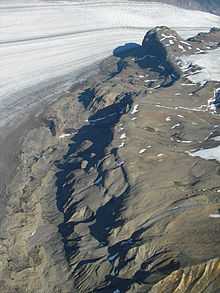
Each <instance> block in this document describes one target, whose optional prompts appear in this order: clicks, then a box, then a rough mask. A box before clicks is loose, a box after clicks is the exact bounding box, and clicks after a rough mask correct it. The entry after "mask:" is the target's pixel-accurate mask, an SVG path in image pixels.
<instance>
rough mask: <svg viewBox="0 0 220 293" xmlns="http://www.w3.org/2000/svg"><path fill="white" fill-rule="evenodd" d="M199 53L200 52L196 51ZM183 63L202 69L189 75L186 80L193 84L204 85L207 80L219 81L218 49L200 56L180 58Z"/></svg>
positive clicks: (219, 50) (219, 59) (219, 60)
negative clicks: (189, 63)
mask: <svg viewBox="0 0 220 293" xmlns="http://www.w3.org/2000/svg"><path fill="white" fill-rule="evenodd" d="M198 52H200V53H201V51H198ZM181 58H182V60H183V62H186V63H187V62H191V63H193V64H197V65H198V66H200V67H201V68H202V70H201V71H198V72H196V74H195V73H194V74H191V75H189V76H187V78H188V79H189V80H190V81H192V82H195V83H201V85H204V84H205V83H207V81H209V80H215V81H220V66H219V64H220V49H215V50H211V51H208V52H206V54H201V55H198V54H197V55H191V56H183V57H181Z"/></svg>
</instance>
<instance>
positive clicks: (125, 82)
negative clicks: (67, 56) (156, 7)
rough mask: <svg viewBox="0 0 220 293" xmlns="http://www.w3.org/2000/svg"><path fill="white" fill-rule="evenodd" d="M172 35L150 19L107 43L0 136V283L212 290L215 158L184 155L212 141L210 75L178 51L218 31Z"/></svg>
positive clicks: (55, 288) (45, 292)
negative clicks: (74, 80)
mask: <svg viewBox="0 0 220 293" xmlns="http://www.w3.org/2000/svg"><path fill="white" fill-rule="evenodd" d="M163 35H169V36H170V35H171V36H173V38H174V39H175V42H174V44H173V46H168V43H167V42H168V40H167V38H163ZM173 38H172V39H173ZM168 39H169V38H168ZM184 42H185V41H184V40H182V39H181V38H180V37H179V36H178V35H177V34H176V32H175V31H172V30H170V29H169V28H166V27H157V28H155V29H153V30H151V31H150V32H148V33H147V35H146V36H145V38H144V40H143V44H142V46H138V45H134V44H133V45H131V44H130V45H125V46H122V47H120V48H117V49H115V51H114V56H111V57H109V58H107V59H106V60H104V61H103V62H102V63H101V64H100V66H99V71H98V72H97V73H96V74H94V75H93V76H92V77H90V78H88V79H87V80H86V81H85V82H82V83H79V84H77V85H74V86H73V87H72V88H71V89H70V90H69V92H68V93H65V94H64V95H63V96H62V97H60V98H59V99H58V100H57V101H56V102H54V103H53V104H52V105H50V106H49V107H48V108H47V110H45V112H44V113H43V114H42V113H41V114H39V115H38V116H34V118H33V115H31V116H30V118H29V119H28V120H27V121H26V122H24V124H23V125H22V126H20V128H18V129H16V131H15V132H14V133H12V134H11V135H10V136H9V137H8V139H6V140H5V142H4V145H3V146H4V148H5V149H6V151H5V155H4V164H5V165H4V166H5V168H6V166H7V164H12V165H13V166H14V169H13V168H12V167H11V168H10V170H12V169H13V170H14V172H12V171H10V173H8V174H10V176H9V178H7V182H9V183H8V186H7V190H6V192H5V194H4V195H5V196H4V198H5V204H6V206H7V208H6V209H5V212H4V214H2V215H3V216H2V217H1V218H2V220H1V230H0V232H1V233H0V254H1V258H0V288H1V290H0V292H4V293H9V292H10V293H15V292H16V293H23V292H28V293H35V292H39V293H50V292H53V293H58V292H59V293H61V292H62V293H73V292H74V293H75V292H76V293H78V292H82V293H89V292H103V293H108V292H114V293H120V292H121V293H122V292H151V293H161V292H166V293H171V292H175V293H186V292H187V293H190V292H192V293H202V292H203V293H204V292H205V293H218V292H220V249H219V245H220V218H213V217H210V215H211V214H217V215H218V213H219V209H220V193H219V191H220V165H219V163H218V162H217V161H215V160H203V159H201V158H199V157H192V156H190V155H189V152H190V151H192V150H193V149H200V148H202V147H204V148H208V147H214V146H218V144H219V142H218V141H214V140H212V137H213V136H219V135H220V129H219V127H220V123H219V122H220V117H219V115H218V114H213V113H211V112H210V111H209V110H208V108H207V101H208V99H209V98H210V97H212V95H213V91H214V90H215V89H216V88H218V87H220V82H219V83H218V82H215V81H210V82H207V83H206V84H205V85H204V84H203V85H201V84H199V83H195V84H193V83H191V82H190V81H189V80H188V79H187V77H186V76H185V74H184V73H183V72H182V70H181V67H180V64H179V61H178V58H179V57H181V56H182V55H183V54H184V55H189V54H195V53H196V52H197V53H198V49H197V48H199V49H200V51H201V52H203V50H206V51H207V50H212V49H215V48H217V47H218V46H219V43H220V30H218V29H212V30H211V31H210V32H209V33H206V34H199V35H198V36H196V37H195V38H191V39H190V40H187V43H184ZM207 47H208V48H209V49H207ZM203 53H204V52H203ZM197 69H198V68H196V66H193V65H192V66H191V69H190V70H191V71H192V72H193V71H194V70H197ZM24 129H25V131H24ZM18 137H19V140H18ZM12 149H13V150H16V152H15V156H14V157H12V155H10V153H11V152H12V151H11V150H12ZM7 150H8V153H7ZM2 161H3V158H2ZM12 165H11V166H12ZM15 167H16V169H15ZM5 170H6V169H5ZM12 175H13V176H12Z"/></svg>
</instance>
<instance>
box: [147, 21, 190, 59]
mask: <svg viewBox="0 0 220 293" xmlns="http://www.w3.org/2000/svg"><path fill="white" fill-rule="evenodd" d="M142 47H143V48H144V50H145V51H147V53H148V54H149V55H153V56H157V57H159V58H160V59H161V60H164V59H167V58H168V57H170V56H171V55H172V58H173V57H174V56H180V55H183V54H185V53H186V52H187V51H189V50H192V46H191V44H190V43H189V42H186V41H184V40H183V39H182V38H181V37H180V36H179V35H178V34H177V32H176V31H174V30H172V29H170V28H168V27H166V26H159V27H156V28H154V29H152V30H150V31H149V32H147V34H146V35H145V37H144V40H143V42H142Z"/></svg>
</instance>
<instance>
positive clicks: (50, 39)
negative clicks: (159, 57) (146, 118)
mask: <svg viewBox="0 0 220 293" xmlns="http://www.w3.org/2000/svg"><path fill="white" fill-rule="evenodd" d="M219 23H220V18H219V17H217V16H214V15H212V14H209V13H204V12H199V11H190V10H184V9H180V8H176V7H174V6H170V5H166V4H161V3H149V2H148V3H143V2H141V3H140V2H135V1H129V2H128V1H110V2H109V1H104V0H103V1H98V0H94V1H37V0H32V1H31V0H30V1H27V0H26V1H25V0H23V1H14V0H9V1H4V0H3V1H1V2H0V68H1V70H0V112H1V116H0V122H2V120H3V119H5V117H8V116H10V115H15V114H16V111H17V109H18V106H17V105H18V104H19V109H20V110H21V109H22V105H24V106H25V105H26V104H30V105H31V104H32V103H35V104H36V102H38V97H39V95H38V94H36V95H34V94H32V95H31V96H32V97H31V99H29V96H30V91H31V92H32V93H35V92H36V91H37V90H39V89H40V88H41V87H42V86H39V84H42V83H43V87H44V89H47V86H48V87H50V86H51V85H53V82H54V81H53V80H54V79H60V82H66V81H68V80H69V79H71V78H70V74H71V76H73V77H74V75H72V74H73V73H75V74H76V73H77V72H78V71H79V70H82V68H85V67H86V66H89V65H91V64H92V63H94V62H97V61H99V60H101V59H103V58H104V57H106V56H108V55H110V54H111V52H112V50H113V49H114V48H115V47H117V46H119V45H122V44H123V43H125V42H138V43H140V42H141V40H142V38H143V36H144V34H145V33H146V31H147V30H149V29H150V28H152V27H154V26H156V25H167V26H170V27H173V28H175V29H176V30H177V31H178V32H179V33H180V34H181V35H182V36H184V37H187V36H192V35H194V34H195V33H197V32H199V31H201V30H208V29H209V28H210V27H212V26H217V25H218V24H219ZM180 24H184V26H185V27H180ZM68 75H69V76H68ZM27 89H29V94H27V92H28V91H27ZM55 91H56V90H55ZM44 92H45V97H47V94H46V90H44ZM51 95H53V93H50V94H49V95H48V99H51ZM3 114H4V115H3Z"/></svg>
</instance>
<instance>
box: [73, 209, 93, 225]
mask: <svg viewBox="0 0 220 293" xmlns="http://www.w3.org/2000/svg"><path fill="white" fill-rule="evenodd" d="M93 216H94V212H93V211H92V210H91V209H90V207H88V206H85V207H82V208H81V209H79V210H78V211H77V212H76V213H75V214H73V215H72V216H71V218H70V219H69V222H86V221H89V220H91V218H92V217H93Z"/></svg>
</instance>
